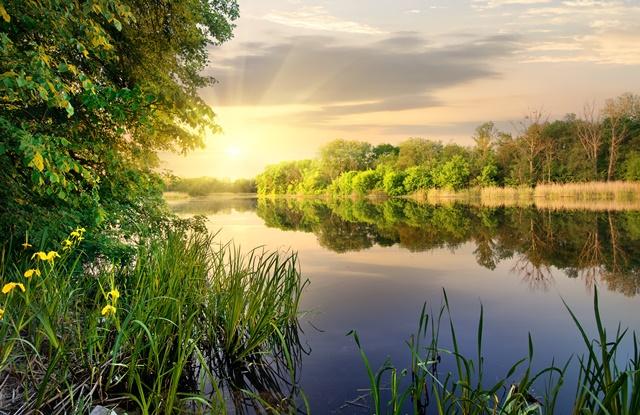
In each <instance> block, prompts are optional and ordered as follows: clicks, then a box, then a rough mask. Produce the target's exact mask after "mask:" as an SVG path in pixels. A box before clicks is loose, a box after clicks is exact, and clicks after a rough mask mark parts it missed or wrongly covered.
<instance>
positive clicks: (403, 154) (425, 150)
mask: <svg viewBox="0 0 640 415" xmlns="http://www.w3.org/2000/svg"><path fill="white" fill-rule="evenodd" d="M399 147H400V151H399V153H398V162H397V167H398V168H400V169H406V168H408V167H411V166H419V165H422V164H434V163H435V161H436V160H437V159H438V158H439V157H440V154H441V152H442V144H441V143H438V142H435V141H430V140H425V139H423V138H410V139H408V140H406V141H404V142H402V143H400V145H399Z"/></svg>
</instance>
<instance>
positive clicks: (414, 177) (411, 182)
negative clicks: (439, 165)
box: [403, 166, 433, 193]
mask: <svg viewBox="0 0 640 415" xmlns="http://www.w3.org/2000/svg"><path fill="white" fill-rule="evenodd" d="M403 184H404V188H405V190H406V191H407V193H413V192H416V191H418V190H420V189H430V188H432V187H433V176H432V174H431V170H429V169H428V168H426V167H423V166H413V167H409V168H408V169H407V170H406V176H405V178H404V182H403Z"/></svg>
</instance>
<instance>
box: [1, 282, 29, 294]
mask: <svg viewBox="0 0 640 415" xmlns="http://www.w3.org/2000/svg"><path fill="white" fill-rule="evenodd" d="M16 287H18V288H20V289H21V290H22V292H24V285H22V284H21V283H19V282H8V283H6V284H5V285H4V287H2V294H9V293H10V292H11V291H13V289H14V288H16Z"/></svg>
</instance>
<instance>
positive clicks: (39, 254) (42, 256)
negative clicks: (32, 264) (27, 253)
mask: <svg viewBox="0 0 640 415" xmlns="http://www.w3.org/2000/svg"><path fill="white" fill-rule="evenodd" d="M36 257H37V258H38V259H39V260H40V261H46V260H47V254H45V253H44V252H42V251H38V252H36V253H35V254H33V255H31V259H34V258H36Z"/></svg>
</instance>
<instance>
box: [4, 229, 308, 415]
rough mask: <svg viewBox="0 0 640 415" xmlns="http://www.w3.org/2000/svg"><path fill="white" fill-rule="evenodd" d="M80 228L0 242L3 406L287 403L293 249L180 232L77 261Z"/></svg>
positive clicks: (56, 410)
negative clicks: (110, 255) (49, 238)
mask: <svg viewBox="0 0 640 415" xmlns="http://www.w3.org/2000/svg"><path fill="white" fill-rule="evenodd" d="M84 235H85V231H84V230H82V229H77V230H75V231H73V232H72V233H71V235H70V236H69V237H68V238H67V239H65V240H64V241H63V242H62V243H61V244H59V245H58V244H50V243H46V242H44V241H43V242H40V244H38V243H36V242H35V241H33V242H32V243H33V244H34V245H35V246H30V245H31V244H28V245H29V246H25V247H24V249H20V250H18V251H17V253H12V250H11V246H8V247H7V246H5V247H3V250H2V255H0V281H3V286H2V297H1V298H0V345H1V346H2V347H0V376H1V377H0V384H1V385H2V388H0V413H6V412H8V413H13V414H22V413H25V414H26V413H32V412H34V411H35V412H44V413H48V414H63V413H65V414H66V413H77V414H80V413H89V412H90V411H91V410H92V409H93V408H94V407H95V406H96V405H101V406H105V407H108V408H117V409H118V410H120V411H133V413H140V414H170V413H194V412H199V413H200V412H211V413H229V412H236V413H242V412H245V411H247V410H248V408H250V407H256V408H263V409H266V408H271V410H273V411H275V412H280V411H282V412H290V408H291V407H295V406H297V402H296V399H298V398H300V396H301V395H300V392H299V391H298V389H297V372H296V371H297V365H298V364H299V359H300V353H301V346H300V341H299V338H298V327H299V323H298V320H297V319H298V315H299V305H298V304H299V299H300V296H301V293H302V291H303V289H304V287H305V285H306V284H307V282H306V281H305V280H303V278H302V276H301V274H300V270H299V267H298V262H297V256H296V254H294V253H286V252H268V251H264V250H261V249H254V250H250V251H248V252H242V251H240V249H239V248H238V247H235V246H233V245H232V244H229V243H227V244H225V243H221V242H219V241H217V239H216V235H215V234H209V233H207V232H206V231H204V230H202V231H195V230H193V228H191V229H190V230H184V229H183V230H181V229H179V228H178V229H167V230H166V231H165V232H164V233H163V235H162V236H161V237H158V238H153V239H150V240H147V241H145V242H142V243H140V244H139V245H138V248H137V250H136V253H135V256H134V259H133V260H132V262H127V263H122V264H115V263H113V262H111V261H107V260H105V259H104V258H103V259H98V260H96V261H93V262H86V257H85V254H84V252H83V251H82V247H83V245H84ZM56 245H57V247H56ZM45 248H46V249H45ZM47 249H48V251H47ZM40 250H42V251H40ZM45 252H46V253H45ZM256 410H259V409H256Z"/></svg>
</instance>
